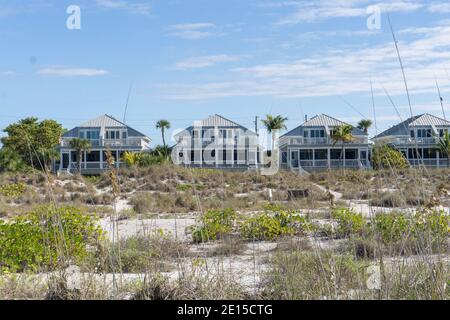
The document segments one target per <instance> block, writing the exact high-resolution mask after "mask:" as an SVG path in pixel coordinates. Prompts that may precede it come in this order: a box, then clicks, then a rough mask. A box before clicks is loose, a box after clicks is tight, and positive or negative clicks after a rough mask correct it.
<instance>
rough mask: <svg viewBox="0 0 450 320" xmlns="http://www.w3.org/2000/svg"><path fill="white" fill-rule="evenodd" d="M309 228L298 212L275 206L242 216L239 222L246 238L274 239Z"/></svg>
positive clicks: (242, 233) (296, 233)
mask: <svg viewBox="0 0 450 320" xmlns="http://www.w3.org/2000/svg"><path fill="white" fill-rule="evenodd" d="M309 228H310V226H309V224H308V223H307V221H306V219H305V218H304V217H302V216H300V214H298V213H296V212H295V211H286V210H284V209H283V208H281V207H277V206H267V207H266V208H265V212H264V213H259V214H256V215H254V216H253V217H249V218H243V219H242V221H241V222H240V232H241V235H242V237H243V238H244V239H246V240H275V239H277V238H280V237H285V236H293V235H299V234H300V233H301V232H305V231H307V230H309Z"/></svg>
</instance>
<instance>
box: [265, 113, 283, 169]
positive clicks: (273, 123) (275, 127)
mask: <svg viewBox="0 0 450 320" xmlns="http://www.w3.org/2000/svg"><path fill="white" fill-rule="evenodd" d="M287 120H288V118H284V117H282V116H280V115H278V116H276V117H274V116H271V115H267V117H266V119H263V120H262V123H263V125H264V126H265V127H266V130H267V132H269V133H272V154H271V162H272V167H275V168H277V167H278V148H276V146H275V140H276V134H277V131H279V130H287V127H286V124H285V123H286V121H287Z"/></svg>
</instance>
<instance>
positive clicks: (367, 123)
mask: <svg viewBox="0 0 450 320" xmlns="http://www.w3.org/2000/svg"><path fill="white" fill-rule="evenodd" d="M371 126H372V120H370V119H363V120H361V121H360V122H358V129H360V130H362V131H364V133H365V134H368V133H369V129H370V127H371Z"/></svg>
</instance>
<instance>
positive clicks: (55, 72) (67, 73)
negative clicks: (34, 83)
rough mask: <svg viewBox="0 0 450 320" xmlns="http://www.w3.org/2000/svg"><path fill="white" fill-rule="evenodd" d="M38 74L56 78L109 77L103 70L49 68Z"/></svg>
mask: <svg viewBox="0 0 450 320" xmlns="http://www.w3.org/2000/svg"><path fill="white" fill-rule="evenodd" d="M38 74H39V75H44V76H56V77H96V76H105V75H108V74H109V72H108V71H107V70H102V69H89V68H66V67H49V68H44V69H41V70H39V71H38Z"/></svg>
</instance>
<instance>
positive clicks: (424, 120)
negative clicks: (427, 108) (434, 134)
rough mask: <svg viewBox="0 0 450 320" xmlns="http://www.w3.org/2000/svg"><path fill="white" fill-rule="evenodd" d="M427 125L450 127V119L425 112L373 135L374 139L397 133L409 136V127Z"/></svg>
mask: <svg viewBox="0 0 450 320" xmlns="http://www.w3.org/2000/svg"><path fill="white" fill-rule="evenodd" d="M427 126H435V127H442V126H444V127H446V126H448V127H450V121H447V120H445V119H442V118H439V117H436V116H433V115H431V114H428V113H425V114H421V115H418V116H414V117H412V118H409V119H407V120H405V121H403V122H400V123H399V124H397V125H395V126H393V127H392V128H389V129H387V130H386V131H383V132H382V133H380V134H379V135H377V136H375V137H373V138H372V139H379V138H383V137H388V136H397V135H398V136H409V129H410V128H411V127H427Z"/></svg>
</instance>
